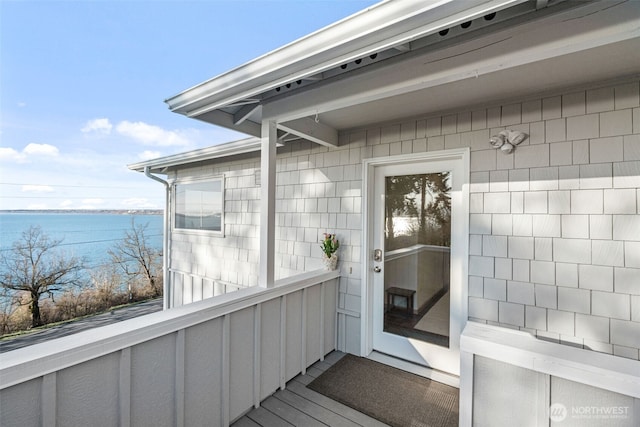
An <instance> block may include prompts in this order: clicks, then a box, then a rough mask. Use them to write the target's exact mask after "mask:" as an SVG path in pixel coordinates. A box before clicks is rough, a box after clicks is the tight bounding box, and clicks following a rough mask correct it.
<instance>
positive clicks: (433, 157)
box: [360, 148, 470, 376]
mask: <svg viewBox="0 0 640 427" xmlns="http://www.w3.org/2000/svg"><path fill="white" fill-rule="evenodd" d="M446 160H451V161H459V162H461V167H462V169H463V171H464V172H463V175H464V176H463V177H461V179H462V180H463V181H462V182H461V183H460V188H461V190H460V191H461V196H462V201H461V203H460V206H459V207H458V209H459V210H460V212H459V215H458V217H459V219H460V221H459V225H458V226H459V227H461V228H460V229H459V234H458V235H459V236H460V237H459V240H457V244H458V246H459V249H460V250H459V251H458V255H457V257H456V260H455V263H454V259H453V258H452V260H451V265H452V268H453V267H454V265H455V266H456V267H455V268H459V271H460V287H461V289H460V300H459V301H458V302H457V303H458V304H459V307H460V309H459V313H460V322H459V324H458V328H459V331H458V333H457V334H455V335H453V334H452V336H450V337H449V348H450V349H451V351H452V354H456V355H457V358H458V360H459V358H460V356H459V353H460V335H461V334H462V330H463V329H464V326H465V324H466V322H467V319H468V295H469V286H468V281H469V185H470V149H469V148H460V149H451V150H441V151H433V152H425V153H414V154H402V155H396V156H386V157H377V158H370V159H364V160H363V162H362V185H363V187H362V254H361V257H362V259H361V267H362V271H361V277H362V288H361V292H362V295H361V307H360V310H361V312H360V313H361V315H360V316H361V317H360V321H361V322H360V351H361V354H360V355H361V356H362V357H373V358H378V359H380V358H381V357H380V354H379V353H377V354H376V352H374V349H373V332H374V325H373V313H374V312H373V307H374V304H373V289H372V285H371V284H372V283H373V274H374V272H373V262H372V259H373V250H374V249H375V248H374V247H373V244H374V242H373V230H374V229H373V227H374V220H373V212H374V209H375V197H374V171H375V168H376V167H378V166H386V165H392V164H403V163H415V162H421V161H423V162H429V161H446ZM454 179H455V178H454ZM370 215H371V217H370ZM458 226H457V227H458ZM382 359H384V360H386V361H387V362H388V363H393V359H394V358H393V357H389V356H386V355H383V357H382ZM397 360H398V366H402V367H403V369H405V370H407V366H408V365H411V363H407V362H405V361H402V360H401V359H397ZM415 366H416V369H415V373H418V374H420V375H423V376H430V375H429V374H428V372H429V371H432V370H431V369H430V368H429V367H424V366H421V365H415ZM433 371H434V372H435V370H433ZM425 372H427V374H425ZM458 374H459V371H458ZM445 375H446V374H445Z"/></svg>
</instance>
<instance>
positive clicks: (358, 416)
mask: <svg viewBox="0 0 640 427" xmlns="http://www.w3.org/2000/svg"><path fill="white" fill-rule="evenodd" d="M288 389H289V390H290V391H292V392H294V393H296V394H298V395H300V396H302V397H304V398H305V399H308V400H310V401H312V402H315V403H316V404H318V405H320V406H323V407H325V408H327V409H329V410H331V411H333V412H335V413H337V414H340V415H341V416H343V417H345V418H347V419H349V420H351V421H353V422H355V423H357V424H360V425H362V426H367V427H369V426H372V427H388V426H387V424H385V423H382V422H380V421H378V420H376V419H375V418H371V417H370V416H368V415H365V414H363V413H362V412H358V411H356V410H355V409H353V408H350V407H348V406H346V405H343V404H342V403H340V402H336V401H335V400H333V399H330V398H328V397H327V396H325V395H323V394H320V393H317V392H315V391H313V390H311V389H309V388H307V387H306V386H304V385H303V384H301V383H297V382H293V381H292V382H290V383H289V387H288Z"/></svg>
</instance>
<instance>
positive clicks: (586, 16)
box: [262, 1, 640, 129]
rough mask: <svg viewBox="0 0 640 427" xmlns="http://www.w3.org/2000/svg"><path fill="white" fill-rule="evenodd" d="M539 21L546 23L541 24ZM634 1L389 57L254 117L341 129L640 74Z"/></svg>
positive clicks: (639, 11)
mask: <svg viewBox="0 0 640 427" xmlns="http://www.w3.org/2000/svg"><path fill="white" fill-rule="evenodd" d="M541 22H543V23H544V25H541ZM638 52H640V2H637V1H622V2H617V3H612V2H598V3H592V4H589V5H588V6H585V7H584V8H580V9H578V10H571V11H567V12H565V13H560V14H557V15H553V16H550V17H548V18H546V19H545V20H544V21H531V22H527V23H524V24H522V25H520V26H518V27H512V28H509V29H506V30H504V31H500V32H495V33H492V34H489V35H487V36H484V37H480V38H477V39H473V40H470V41H467V42H464V43H460V44H456V45H454V46H451V47H449V48H445V49H440V50H434V51H429V52H426V53H424V54H420V53H415V54H413V55H410V54H407V55H404V56H403V57H398V58H397V59H390V60H389V61H387V63H386V64H384V66H383V65H382V64H381V66H380V67H377V68H375V69H374V68H373V67H372V68H371V69H370V70H368V69H366V68H364V69H362V70H358V71H356V72H354V73H351V74H350V75H345V76H344V78H342V79H339V80H335V81H332V82H328V83H327V84H325V85H322V84H320V85H318V86H316V87H310V88H309V89H308V90H305V91H302V92H301V93H299V94H292V95H291V96H289V97H286V98H280V99H274V100H272V101H269V102H267V103H265V104H264V105H263V108H262V118H264V119H275V120H278V121H288V120H294V119H298V118H300V117H308V116H311V115H315V114H318V115H319V118H320V122H321V123H323V124H325V125H327V126H332V127H334V128H336V129H349V128H354V127H360V126H365V125H367V124H372V123H376V122H377V123H380V122H388V121H390V120H393V119H400V118H403V117H412V116H417V115H424V114H427V113H429V112H437V111H446V110H450V109H459V108H465V109H468V108H470V107H472V106H474V105H482V104H485V105H486V104H489V103H492V102H495V101H496V100H504V99H511V100H514V99H517V97H526V96H535V95H536V94H539V93H541V92H549V91H551V90H558V89H561V88H566V87H578V86H580V85H588V84H591V83H594V82H598V81H604V80H613V79H621V78H625V77H627V78H630V77H632V76H636V75H637V74H638V73H640V55H638Z"/></svg>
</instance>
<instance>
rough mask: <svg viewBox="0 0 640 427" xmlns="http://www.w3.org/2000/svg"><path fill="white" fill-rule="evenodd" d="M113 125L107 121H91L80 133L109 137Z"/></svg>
mask: <svg viewBox="0 0 640 427" xmlns="http://www.w3.org/2000/svg"><path fill="white" fill-rule="evenodd" d="M112 128H113V125H112V124H111V122H110V121H109V119H106V118H103V119H93V120H89V121H88V122H87V123H86V124H85V125H84V127H83V128H82V129H80V131H81V132H82V133H92V132H95V133H98V134H103V135H109V134H110V133H111V129H112Z"/></svg>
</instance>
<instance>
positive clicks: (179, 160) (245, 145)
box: [127, 138, 262, 173]
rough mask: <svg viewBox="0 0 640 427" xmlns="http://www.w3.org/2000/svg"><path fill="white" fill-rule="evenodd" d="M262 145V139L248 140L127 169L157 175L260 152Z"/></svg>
mask: <svg viewBox="0 0 640 427" xmlns="http://www.w3.org/2000/svg"><path fill="white" fill-rule="evenodd" d="M261 143H262V142H261V139H259V138H247V139H242V140H239V141H233V142H228V143H226V144H220V145H214V146H213V147H207V148H200V149H198V150H193V151H188V152H185V153H179V154H175V155H172V156H166V157H160V158H157V159H153V160H147V161H144V162H139V163H132V164H130V165H127V167H128V168H129V169H131V170H134V171H138V172H144V168H145V167H149V168H150V169H151V171H152V172H156V173H157V171H158V170H161V169H164V168H168V167H172V166H180V165H186V164H189V163H196V162H202V161H206V160H212V159H217V158H222V157H229V156H234V155H237V154H244V153H251V152H254V151H259V150H260V147H261Z"/></svg>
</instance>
